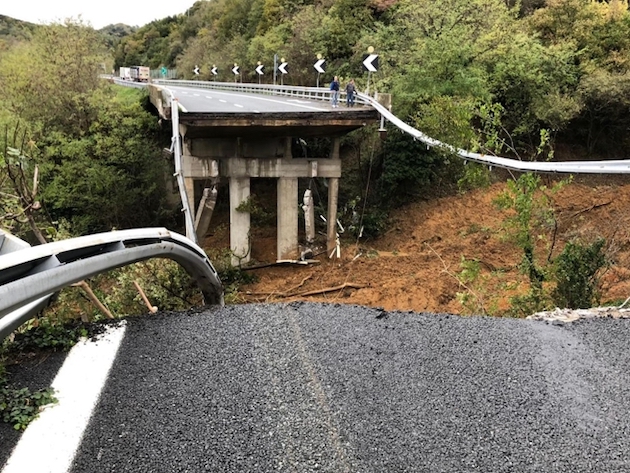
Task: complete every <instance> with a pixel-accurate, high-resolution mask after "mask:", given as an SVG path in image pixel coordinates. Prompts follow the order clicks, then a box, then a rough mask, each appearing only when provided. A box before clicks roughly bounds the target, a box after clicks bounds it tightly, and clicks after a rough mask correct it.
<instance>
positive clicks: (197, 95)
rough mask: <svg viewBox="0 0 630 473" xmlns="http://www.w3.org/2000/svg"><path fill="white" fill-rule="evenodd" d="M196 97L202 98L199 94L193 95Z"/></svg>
mask: <svg viewBox="0 0 630 473" xmlns="http://www.w3.org/2000/svg"><path fill="white" fill-rule="evenodd" d="M193 95H194V96H195V97H201V96H200V95H199V94H193Z"/></svg>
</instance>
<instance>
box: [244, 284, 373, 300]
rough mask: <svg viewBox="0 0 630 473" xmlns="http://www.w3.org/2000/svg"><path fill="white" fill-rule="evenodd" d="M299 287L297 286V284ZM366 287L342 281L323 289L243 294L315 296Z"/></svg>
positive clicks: (249, 293)
mask: <svg viewBox="0 0 630 473" xmlns="http://www.w3.org/2000/svg"><path fill="white" fill-rule="evenodd" d="M298 287H299V286H298ZM366 287H368V286H367V285H366V284H353V283H344V284H341V285H339V286H334V287H325V288H323V289H315V290H313V291H306V292H297V293H289V292H288V291H287V292H248V293H247V294H245V295H246V296H253V297H255V296H268V298H269V297H271V296H275V297H303V296H304V297H305V296H316V295H318V294H325V293H327V292H335V291H341V290H343V289H347V288H350V289H363V288H366Z"/></svg>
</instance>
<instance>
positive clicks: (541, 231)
mask: <svg viewBox="0 0 630 473" xmlns="http://www.w3.org/2000/svg"><path fill="white" fill-rule="evenodd" d="M546 190H547V188H546V186H543V185H541V183H540V176H537V175H534V174H531V173H527V174H522V175H521V176H520V177H519V178H518V179H517V180H515V181H508V184H507V189H506V191H505V192H504V193H503V194H501V195H500V196H499V197H498V198H497V199H496V200H495V204H496V205H497V206H498V207H499V208H501V209H504V210H509V211H510V213H509V214H508V215H507V217H506V218H505V220H504V227H505V229H506V230H507V232H508V235H509V237H510V238H511V239H512V240H513V241H514V243H516V245H517V246H518V247H519V248H521V250H522V251H523V259H522V260H521V264H520V269H521V271H522V272H523V274H525V275H527V277H528V279H529V284H530V289H529V292H528V293H527V295H525V296H517V297H515V298H513V301H512V306H513V307H517V308H518V310H524V311H526V312H530V313H533V312H536V311H539V310H542V309H543V308H545V307H546V305H547V304H548V295H547V294H546V291H545V289H544V287H543V283H544V282H545V281H546V280H547V277H548V268H547V267H546V263H541V262H540V261H539V257H538V256H537V243H539V242H544V240H545V239H546V231H547V230H548V229H550V228H552V225H553V223H554V221H555V220H554V215H553V209H552V208H551V204H550V200H549V197H548V196H547V194H546V193H545V191H546Z"/></svg>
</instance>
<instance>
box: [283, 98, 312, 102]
mask: <svg viewBox="0 0 630 473" xmlns="http://www.w3.org/2000/svg"><path fill="white" fill-rule="evenodd" d="M287 102H295V103H311V102H310V101H309V100H298V99H287Z"/></svg>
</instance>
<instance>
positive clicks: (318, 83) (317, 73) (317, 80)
mask: <svg viewBox="0 0 630 473" xmlns="http://www.w3.org/2000/svg"><path fill="white" fill-rule="evenodd" d="M317 87H319V72H318V73H317Z"/></svg>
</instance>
